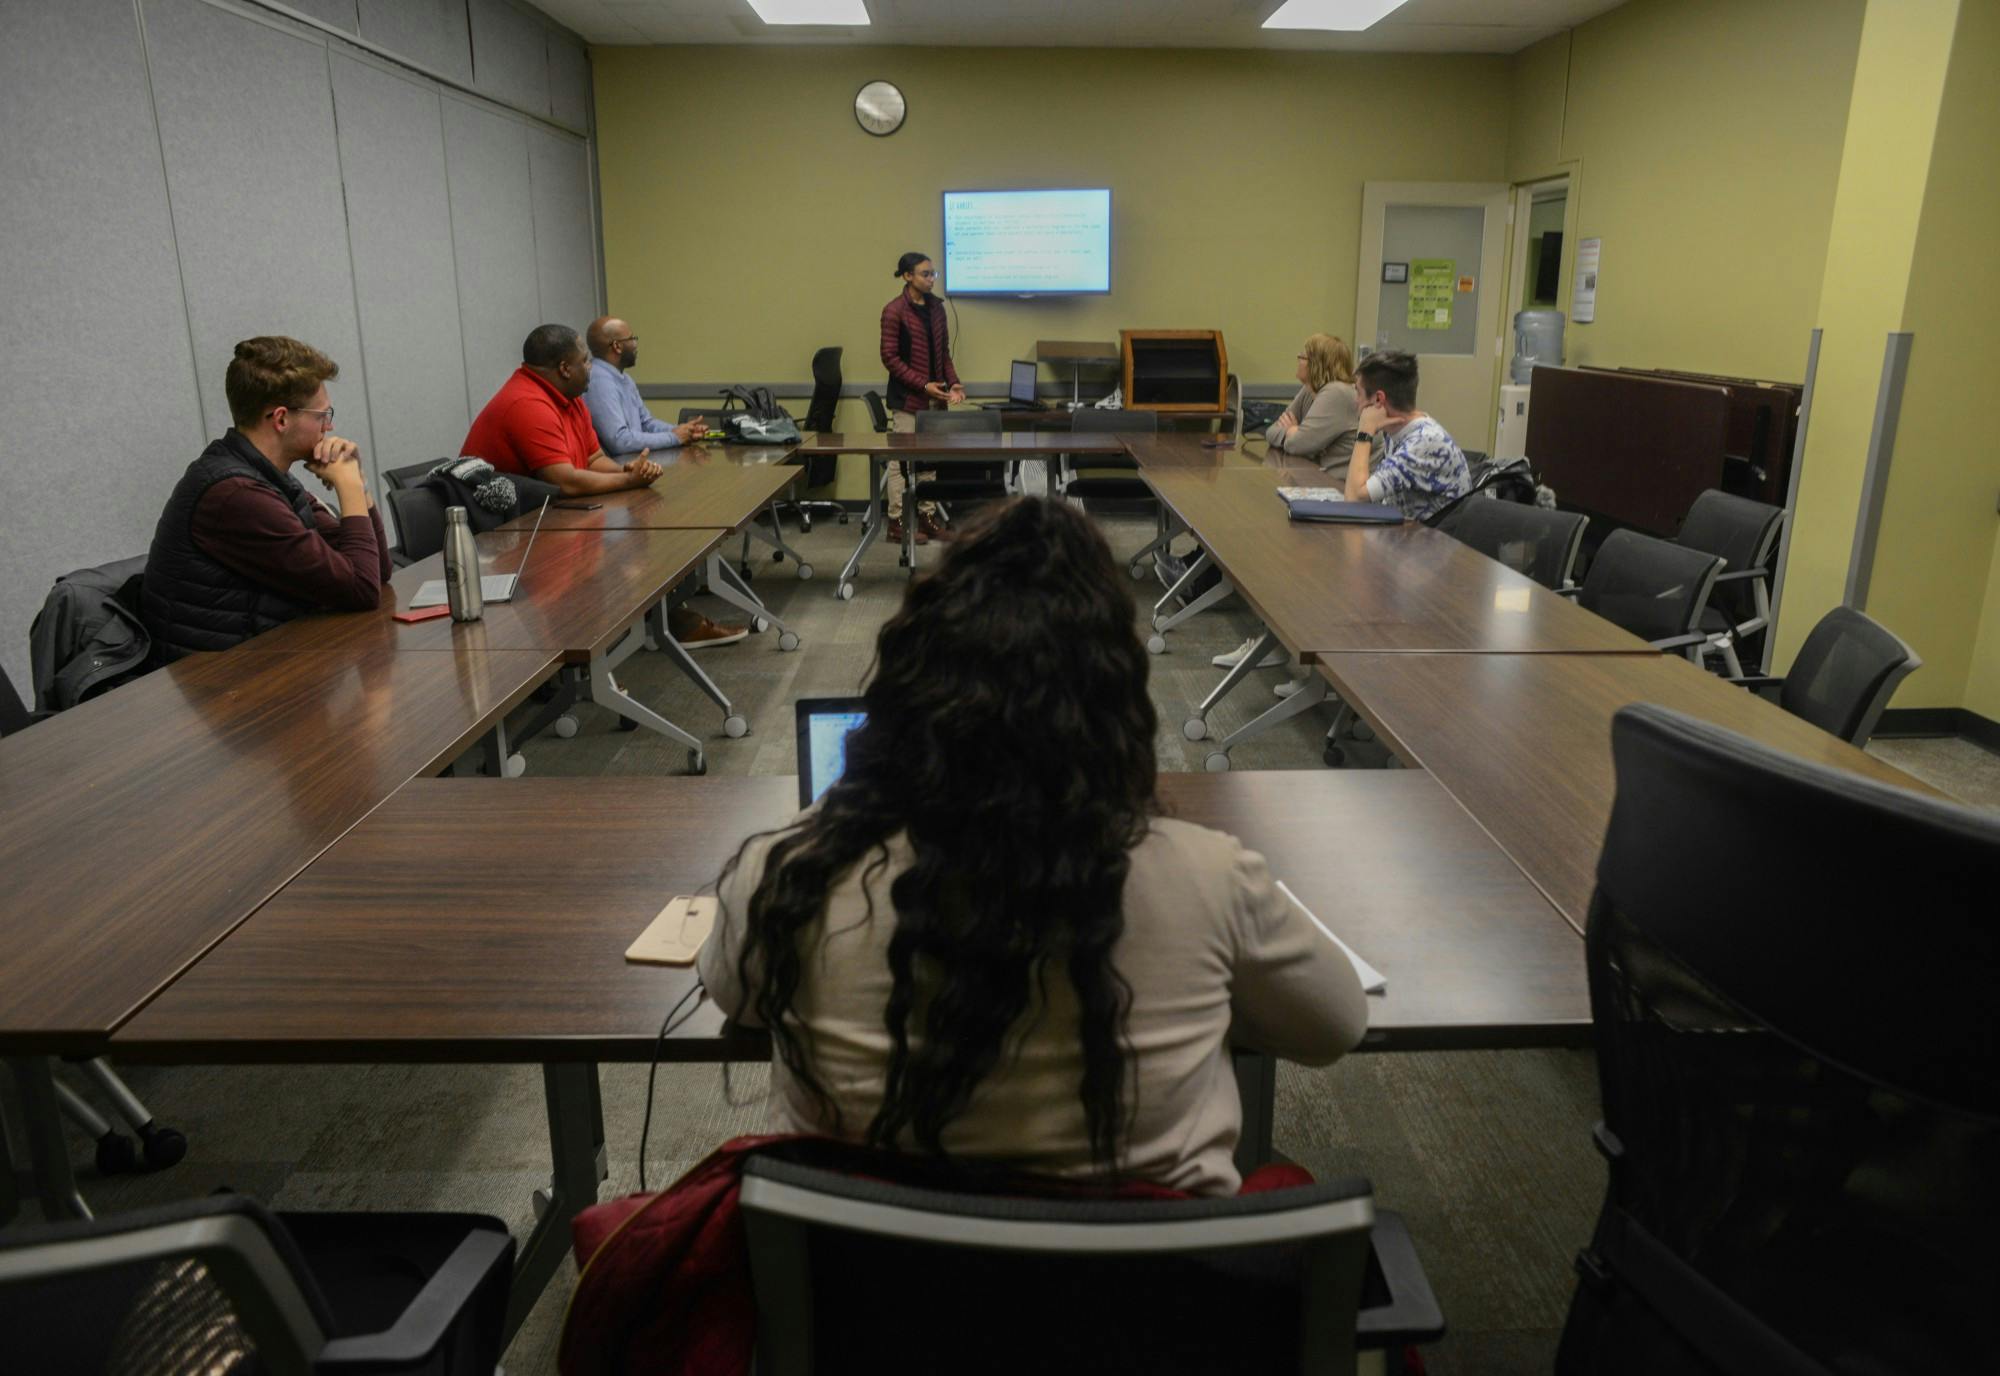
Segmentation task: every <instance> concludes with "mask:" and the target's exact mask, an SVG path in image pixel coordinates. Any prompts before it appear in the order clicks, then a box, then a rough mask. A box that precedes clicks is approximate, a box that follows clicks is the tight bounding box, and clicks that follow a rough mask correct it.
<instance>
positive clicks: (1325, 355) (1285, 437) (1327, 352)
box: [1264, 334, 1360, 478]
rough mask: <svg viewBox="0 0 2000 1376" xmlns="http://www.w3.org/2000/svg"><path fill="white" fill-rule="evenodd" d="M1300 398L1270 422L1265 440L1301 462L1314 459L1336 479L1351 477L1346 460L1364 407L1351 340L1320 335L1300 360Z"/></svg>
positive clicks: (1352, 447) (1350, 452) (1310, 344)
mask: <svg viewBox="0 0 2000 1376" xmlns="http://www.w3.org/2000/svg"><path fill="white" fill-rule="evenodd" d="M1298 376H1299V382H1300V383H1301V384H1303V385H1301V386H1300V388H1299V394H1298V395H1297V396H1295V397H1293V398H1292V404H1291V405H1290V406H1287V407H1286V408H1285V411H1284V414H1283V415H1281V416H1279V417H1278V418H1277V419H1276V420H1275V421H1273V422H1271V428H1270V429H1269V430H1266V431H1265V432H1264V438H1265V439H1266V440H1267V441H1269V442H1270V445H1271V448H1273V449H1275V450H1279V451H1281V452H1283V453H1286V454H1291V455H1294V456H1296V457H1298V458H1302V459H1314V460H1316V461H1317V462H1318V463H1319V466H1320V470H1321V471H1322V472H1325V473H1330V474H1332V475H1333V476H1334V477H1336V478H1344V477H1346V475H1347V459H1348V455H1350V454H1352V453H1353V452H1354V434H1355V431H1356V430H1357V429H1359V428H1360V403H1359V402H1358V401H1357V400H1356V398H1355V393H1354V353H1353V351H1352V350H1350V349H1349V348H1348V347H1347V341H1346V340H1344V339H1338V338H1336V337H1335V336H1333V335H1330V334H1316V335H1314V336H1313V337H1312V338H1310V339H1308V340H1307V341H1306V347H1305V350H1304V352H1302V353H1301V354H1300V355H1299V374H1298Z"/></svg>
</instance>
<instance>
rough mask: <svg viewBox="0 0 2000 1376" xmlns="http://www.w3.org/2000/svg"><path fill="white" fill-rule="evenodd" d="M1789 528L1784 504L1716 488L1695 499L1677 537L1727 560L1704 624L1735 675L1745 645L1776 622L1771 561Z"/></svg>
mask: <svg viewBox="0 0 2000 1376" xmlns="http://www.w3.org/2000/svg"><path fill="white" fill-rule="evenodd" d="M1784 528H1785V509H1784V508H1783V507H1780V506H1771V505H1769V504H1767V503H1764V502H1753V501H1751V500H1750V499H1749V498H1748V497H1738V496H1736V495H1735V494H1733V493H1729V492H1722V491H1716V490H1711V491H1708V492H1704V493H1702V494H1701V495H1700V496H1699V497H1696V498H1695V499H1694V505H1693V506H1691V507H1689V508H1688V514H1687V519H1686V520H1685V521H1683V522H1682V523H1681V531H1680V534H1679V535H1676V536H1675V537H1674V543H1675V544H1677V545H1685V546H1686V547H1687V548H1689V549H1698V550H1700V551H1702V552H1703V553H1705V554H1714V555H1719V556H1720V557H1721V558H1722V560H1723V572H1722V574H1721V575H1720V576H1719V577H1718V578H1717V579H1716V580H1715V592H1714V594H1713V601H1712V602H1711V603H1710V605H1709V607H1708V609H1707V610H1706V611H1705V612H1703V613H1702V618H1701V629H1702V630H1703V631H1704V632H1706V633H1707V635H1708V637H1709V644H1710V646H1712V647H1713V648H1714V650H1715V652H1716V653H1717V654H1719V655H1721V656H1722V662H1723V664H1724V665H1725V666H1727V668H1728V670H1729V676H1730V677H1731V678H1741V677H1743V662H1742V660H1741V658H1740V657H1739V656H1740V652H1741V649H1742V647H1743V645H1744V644H1745V643H1747V642H1748V641H1749V639H1750V638H1751V637H1752V636H1755V635H1757V634H1759V633H1760V632H1762V631H1763V630H1764V628H1765V627H1767V626H1769V625H1770V624H1771V560H1772V558H1773V557H1774V556H1775V555H1776V554H1777V552H1778V535H1779V533H1780V532H1782V531H1783V530H1784Z"/></svg>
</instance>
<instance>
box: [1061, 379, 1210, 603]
mask: <svg viewBox="0 0 2000 1376" xmlns="http://www.w3.org/2000/svg"><path fill="white" fill-rule="evenodd" d="M1069 428H1070V429H1071V430H1073V431H1076V432H1078V433H1083V434H1111V435H1151V434H1156V433H1158V431H1159V428H1160V416H1159V413H1158V412H1157V411H1134V410H1129V409H1119V410H1108V409H1105V408H1103V407H1097V406H1088V407H1084V408H1082V409H1080V410H1076V411H1072V412H1070V418H1069ZM1057 463H1058V464H1059V467H1058V469H1057V477H1056V485H1057V491H1058V492H1059V493H1060V494H1061V495H1062V496H1065V497H1076V498H1080V499H1082V500H1084V501H1089V500H1091V499H1093V498H1095V499H1097V500H1100V501H1126V502H1133V501H1143V502H1146V503H1148V504H1149V505H1151V506H1152V508H1153V513H1154V522H1155V530H1154V534H1153V538H1152V539H1151V540H1150V541H1149V542H1147V544H1146V546H1145V548H1143V549H1141V550H1139V551H1138V552H1137V553H1136V554H1134V555H1133V556H1132V557H1131V558H1130V559H1129V560H1127V561H1126V565H1125V567H1126V571H1127V572H1129V573H1130V574H1131V575H1132V576H1133V577H1134V578H1144V577H1145V576H1146V568H1147V566H1148V565H1149V564H1150V562H1151V560H1152V557H1153V555H1154V554H1156V553H1159V552H1161V551H1163V550H1165V549H1166V548H1167V546H1168V545H1169V544H1171V543H1172V541H1173V538H1174V536H1175V535H1177V534H1179V533H1180V532H1179V531H1178V530H1176V529H1174V528H1173V526H1172V523H1171V521H1170V520H1169V518H1168V516H1167V508H1166V504H1165V503H1164V502H1162V501H1160V500H1159V499H1158V498H1156V497H1155V496H1154V495H1153V489H1152V488H1150V487H1148V486H1146V484H1145V482H1144V481H1143V480H1142V479H1140V477H1139V476H1138V474H1139V465H1138V463H1137V461H1136V460H1133V459H1131V458H1126V457H1123V456H1119V455H1114V454H1089V455H1082V456H1078V455H1074V454H1063V455H1061V456H1059V458H1058V459H1057Z"/></svg>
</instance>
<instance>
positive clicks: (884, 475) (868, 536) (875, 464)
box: [833, 454, 889, 602]
mask: <svg viewBox="0 0 2000 1376" xmlns="http://www.w3.org/2000/svg"><path fill="white" fill-rule="evenodd" d="M888 474H889V468H888V465H887V463H885V462H884V461H883V460H882V459H879V458H876V457H875V456H874V455H872V454H871V455H870V456H869V458H868V510H867V512H866V513H865V514H864V515H863V516H862V518H861V539H860V541H859V542H858V543H857V544H856V545H855V546H854V553H852V554H850V555H849V556H848V557H847V565H846V567H844V568H842V569H841V571H840V581H838V582H837V583H835V584H834V585H833V595H834V596H835V597H837V598H839V599H840V600H841V601H843V602H845V601H850V600H852V599H853V597H854V573H855V570H857V569H859V568H860V567H861V556H862V555H864V554H866V553H867V552H868V547H869V546H870V545H872V544H874V543H875V542H876V541H877V540H878V539H880V538H881V536H882V527H883V525H884V524H885V522H886V519H887V518H886V517H885V516H884V515H883V508H882V489H883V486H884V485H885V484H886V483H887V481H888Z"/></svg>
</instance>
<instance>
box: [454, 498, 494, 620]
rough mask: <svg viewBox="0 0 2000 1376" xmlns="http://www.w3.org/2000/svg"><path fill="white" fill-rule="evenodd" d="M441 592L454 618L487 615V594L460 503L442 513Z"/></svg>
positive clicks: (475, 617) (470, 618)
mask: <svg viewBox="0 0 2000 1376" xmlns="http://www.w3.org/2000/svg"><path fill="white" fill-rule="evenodd" d="M444 595H445V600H446V601H447V602H449V603H450V604H451V619H452V620H453V621H477V620H479V618H480V617H481V616H484V615H485V614H486V597H485V594H484V593H483V592H482V591H481V589H480V586H479V550H478V548H477V547H476V546H475V545H474V544H473V543H472V527H471V526H470V525H469V524H467V522H466V519H465V508H464V507H462V506H452V507H446V508H445V512H444Z"/></svg>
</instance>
